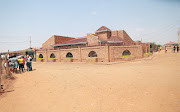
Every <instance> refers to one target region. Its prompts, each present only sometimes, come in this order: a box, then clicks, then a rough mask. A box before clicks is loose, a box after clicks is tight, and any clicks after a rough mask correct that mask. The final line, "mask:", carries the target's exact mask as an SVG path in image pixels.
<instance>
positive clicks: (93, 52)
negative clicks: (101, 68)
mask: <svg viewBox="0 0 180 112" xmlns="http://www.w3.org/2000/svg"><path fill="white" fill-rule="evenodd" d="M88 57H97V53H96V52H95V51H91V52H90V53H89V54H88Z"/></svg>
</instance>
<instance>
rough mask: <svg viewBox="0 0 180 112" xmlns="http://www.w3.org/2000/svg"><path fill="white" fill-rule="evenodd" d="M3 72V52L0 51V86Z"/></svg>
mask: <svg viewBox="0 0 180 112" xmlns="http://www.w3.org/2000/svg"><path fill="white" fill-rule="evenodd" d="M1 73H2V60H1V53H0V86H1ZM0 90H1V88H0Z"/></svg>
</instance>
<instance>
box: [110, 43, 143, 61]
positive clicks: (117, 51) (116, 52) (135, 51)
mask: <svg viewBox="0 0 180 112" xmlns="http://www.w3.org/2000/svg"><path fill="white" fill-rule="evenodd" d="M125 50H129V51H130V53H131V55H132V56H133V57H135V58H142V57H143V51H142V46H141V45H134V46H110V47H109V58H110V61H112V62H113V61H120V60H122V57H123V56H122V53H123V52H124V51H125Z"/></svg>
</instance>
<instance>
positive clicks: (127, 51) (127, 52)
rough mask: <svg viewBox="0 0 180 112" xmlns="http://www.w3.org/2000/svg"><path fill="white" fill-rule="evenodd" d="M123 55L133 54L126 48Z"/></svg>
mask: <svg viewBox="0 0 180 112" xmlns="http://www.w3.org/2000/svg"><path fill="white" fill-rule="evenodd" d="M122 55H123V56H126V55H131V53H130V51H129V50H125V51H123V53H122Z"/></svg>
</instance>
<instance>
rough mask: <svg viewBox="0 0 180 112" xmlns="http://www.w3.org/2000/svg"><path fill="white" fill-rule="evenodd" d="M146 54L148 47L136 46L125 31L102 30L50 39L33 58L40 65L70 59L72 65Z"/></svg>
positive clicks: (103, 28) (146, 45) (102, 28)
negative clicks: (77, 35)
mask: <svg viewBox="0 0 180 112" xmlns="http://www.w3.org/2000/svg"><path fill="white" fill-rule="evenodd" d="M143 49H144V50H143ZM149 50H150V49H149V44H143V45H142V44H137V42H134V41H133V40H132V39H131V38H130V37H129V35H128V34H127V33H126V32H125V31H124V30H116V31H112V30H110V29H109V28H107V27H105V26H102V27H100V28H99V29H98V30H96V32H95V34H91V33H87V35H86V36H84V37H78V38H73V37H65V36H57V35H53V36H52V37H50V38H49V39H48V40H47V41H46V42H44V43H43V45H42V51H39V52H37V56H36V57H37V58H39V59H41V60H42V59H43V61H51V58H52V59H54V60H56V61H60V62H61V61H69V58H71V60H70V61H73V62H75V61H77V62H87V61H92V60H93V61H98V62H110V61H118V60H122V59H123V58H122V57H123V55H132V56H133V57H135V58H140V57H143V53H144V52H149ZM90 57H96V58H95V59H94V58H93V59H91V58H90Z"/></svg>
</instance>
